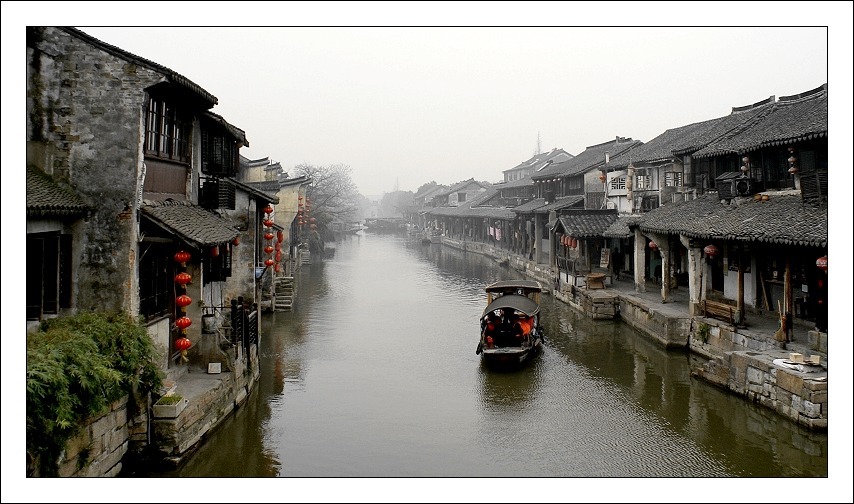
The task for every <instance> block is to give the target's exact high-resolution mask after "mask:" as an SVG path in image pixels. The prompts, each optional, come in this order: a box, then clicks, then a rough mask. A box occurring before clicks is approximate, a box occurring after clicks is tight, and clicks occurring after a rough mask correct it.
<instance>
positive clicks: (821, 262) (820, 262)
mask: <svg viewBox="0 0 854 504" xmlns="http://www.w3.org/2000/svg"><path fill="white" fill-rule="evenodd" d="M815 267H816V268H818V269H820V270H824V272H825V273H827V256H826V255H825V256H821V257H819V258H818V259H817V260H816V262H815Z"/></svg>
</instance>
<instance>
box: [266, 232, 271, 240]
mask: <svg viewBox="0 0 854 504" xmlns="http://www.w3.org/2000/svg"><path fill="white" fill-rule="evenodd" d="M264 239H265V240H272V239H273V233H264Z"/></svg>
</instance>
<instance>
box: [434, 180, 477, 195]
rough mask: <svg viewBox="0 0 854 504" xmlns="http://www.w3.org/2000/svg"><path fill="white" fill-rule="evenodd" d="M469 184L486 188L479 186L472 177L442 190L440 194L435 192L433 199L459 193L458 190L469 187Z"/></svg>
mask: <svg viewBox="0 0 854 504" xmlns="http://www.w3.org/2000/svg"><path fill="white" fill-rule="evenodd" d="M470 184H476V185H478V186H480V187H483V188H486V186H484V185H483V184H481V183H480V182H478V181H476V180H475V179H474V177H472V178H470V179H468V180H463V181H462V182H457V183H456V184H454V185H452V186H451V187H450V188H448V189H445V190H444V191H442V192H437V193H436V194H435V195H434V196H433V197H434V198H435V197H437V196H446V195H449V194H452V193H455V192H457V191H459V190H460V189H462V188H464V187H466V186H467V185H470Z"/></svg>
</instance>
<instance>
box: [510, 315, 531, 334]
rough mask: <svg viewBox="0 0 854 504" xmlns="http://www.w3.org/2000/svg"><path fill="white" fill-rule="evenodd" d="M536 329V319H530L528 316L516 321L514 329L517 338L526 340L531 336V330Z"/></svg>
mask: <svg viewBox="0 0 854 504" xmlns="http://www.w3.org/2000/svg"><path fill="white" fill-rule="evenodd" d="M533 328H534V317H529V316H527V315H521V316H519V318H518V319H516V323H515V324H514V325H513V329H514V331H515V332H516V337H517V338H524V337H526V336H528V335H529V334H531V330H532V329H533Z"/></svg>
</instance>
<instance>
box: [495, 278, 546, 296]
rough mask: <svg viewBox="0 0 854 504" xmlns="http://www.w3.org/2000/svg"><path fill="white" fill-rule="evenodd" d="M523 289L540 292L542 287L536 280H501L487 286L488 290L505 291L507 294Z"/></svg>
mask: <svg viewBox="0 0 854 504" xmlns="http://www.w3.org/2000/svg"><path fill="white" fill-rule="evenodd" d="M517 289H522V290H524V291H525V292H540V291H542V290H543V289H542V287H541V286H540V282H537V281H536V280H501V281H498V282H495V283H491V284H489V285H487V286H486V289H485V290H486V292H503V293H505V294H508V293H511V292H516V290H517Z"/></svg>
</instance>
